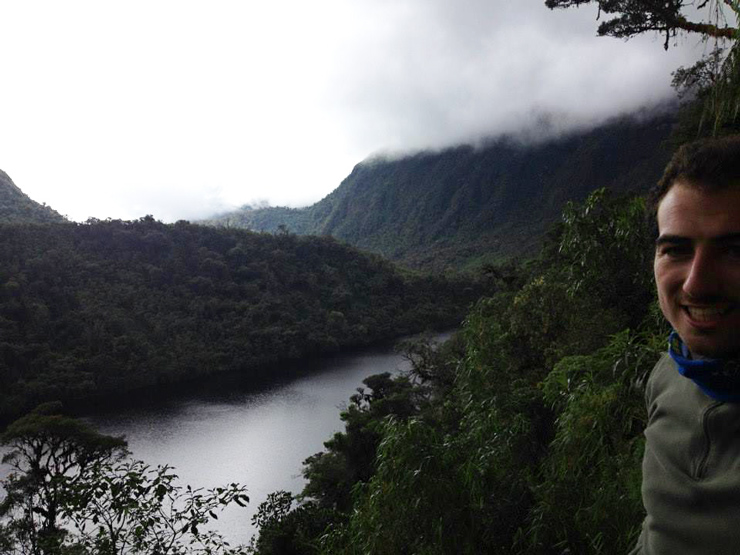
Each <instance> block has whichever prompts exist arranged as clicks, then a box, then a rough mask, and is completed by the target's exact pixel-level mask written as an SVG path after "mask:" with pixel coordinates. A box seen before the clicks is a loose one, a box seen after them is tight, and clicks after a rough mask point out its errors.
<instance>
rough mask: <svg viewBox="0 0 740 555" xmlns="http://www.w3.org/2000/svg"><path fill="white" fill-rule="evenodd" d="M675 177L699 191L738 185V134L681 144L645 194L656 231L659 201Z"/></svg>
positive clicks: (739, 182)
mask: <svg viewBox="0 0 740 555" xmlns="http://www.w3.org/2000/svg"><path fill="white" fill-rule="evenodd" d="M677 181H680V182H681V183H683V184H685V185H687V186H689V187H694V188H697V189H700V190H702V191H719V190H721V189H724V188H726V187H730V186H738V187H740V135H729V136H726V137H718V138H715V139H701V140H699V141H694V142H691V143H686V144H685V145H683V146H681V148H679V149H678V150H677V151H676V152H675V154H674V155H673V158H671V161H670V162H668V165H667V166H666V168H665V171H664V172H663V177H661V178H660V181H658V184H657V185H656V186H655V187H654V188H653V190H652V191H650V193H649V195H648V203H647V208H648V217H649V218H650V224H651V226H650V227H651V228H652V229H653V231H654V233H655V235H656V236H657V233H658V225H657V221H656V218H657V213H658V205H659V204H660V201H661V200H663V197H664V196H665V195H666V194H667V193H668V191H669V190H670V188H671V187H672V186H673V185H675V184H676V182H677Z"/></svg>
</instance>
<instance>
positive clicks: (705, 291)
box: [654, 181, 740, 357]
mask: <svg viewBox="0 0 740 555" xmlns="http://www.w3.org/2000/svg"><path fill="white" fill-rule="evenodd" d="M657 216H658V230H659V237H658V240H657V242H656V249H655V263H654V270H655V282H656V284H657V287H658V299H659V300H660V308H661V309H662V311H663V314H664V315H665V317H666V318H667V319H668V321H669V322H670V323H671V325H672V326H673V328H674V329H675V330H676V331H677V332H678V335H679V336H681V339H683V341H684V343H685V344H686V345H687V346H688V348H689V349H690V350H691V352H692V353H693V354H695V355H700V356H705V357H722V356H727V355H732V354H737V353H738V352H740V184H738V185H737V186H730V187H727V188H725V189H721V190H719V191H705V190H701V189H699V188H693V187H690V186H687V185H686V184H683V183H681V182H680V181H679V182H677V183H676V184H675V185H673V187H671V188H670V189H669V190H668V193H666V195H665V196H664V197H663V199H662V200H661V201H660V204H659V205H658V214H657Z"/></svg>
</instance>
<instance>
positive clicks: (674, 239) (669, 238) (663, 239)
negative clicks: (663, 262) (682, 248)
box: [655, 233, 740, 247]
mask: <svg viewBox="0 0 740 555" xmlns="http://www.w3.org/2000/svg"><path fill="white" fill-rule="evenodd" d="M737 235H739V236H740V233H739V234H737ZM690 242H691V239H689V238H688V237H684V236H682V235H661V236H660V237H658V238H657V239H656V240H655V246H656V247H659V246H661V245H665V244H666V243H671V244H673V245H675V244H677V243H690Z"/></svg>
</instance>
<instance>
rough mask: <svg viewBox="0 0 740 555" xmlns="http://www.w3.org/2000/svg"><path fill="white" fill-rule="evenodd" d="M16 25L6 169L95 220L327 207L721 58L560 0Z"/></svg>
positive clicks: (240, 8)
mask: <svg viewBox="0 0 740 555" xmlns="http://www.w3.org/2000/svg"><path fill="white" fill-rule="evenodd" d="M0 21H2V24H3V29H2V32H1V33H0V77H1V79H2V81H1V82H0V83H1V84H0V168H1V169H3V170H5V171H6V172H7V173H8V174H9V175H10V176H11V178H12V179H13V180H14V181H15V183H16V185H18V186H19V187H20V188H21V189H22V190H23V191H24V192H25V193H27V194H28V195H29V196H30V197H31V198H33V199H34V200H36V201H38V202H45V203H47V204H49V205H51V206H52V207H53V208H55V209H56V210H58V211H59V212H60V213H62V214H65V215H67V216H68V217H70V218H72V219H74V220H80V221H83V220H85V219H87V218H88V217H91V216H93V217H97V218H107V217H111V218H123V219H133V218H138V217H141V216H144V215H146V214H152V215H153V216H154V217H155V218H157V219H160V220H162V221H166V222H170V221H175V220H178V219H197V218H199V217H205V216H207V215H209V214H211V213H213V212H216V211H219V210H225V209H228V208H234V207H237V206H240V205H243V204H246V203H254V202H259V201H268V202H269V203H271V204H273V205H276V204H277V205H290V206H301V205H306V204H311V203H313V202H316V201H318V200H320V199H321V198H323V197H324V196H325V195H327V194H328V193H330V192H331V191H332V190H333V189H335V188H336V187H337V186H338V185H339V183H340V182H341V180H342V179H343V178H344V177H345V176H346V175H347V174H349V172H350V171H351V170H352V167H353V166H354V165H355V164H356V163H358V162H360V161H361V160H362V159H364V158H366V157H368V156H369V155H372V154H374V153H377V152H392V153H393V152H399V151H403V152H408V151H412V150H415V149H421V148H440V147H444V146H450V145H453V144H458V143H461V142H470V141H476V140H479V139H480V138H482V137H486V136H495V135H497V134H501V133H516V132H520V131H522V130H525V131H527V132H528V133H529V134H530V135H531V134H533V133H534V135H535V136H536V135H537V133H539V132H538V131H536V129H537V128H536V122H537V121H538V120H541V119H542V118H543V116H546V117H548V118H549V119H550V121H551V122H553V124H554V129H557V130H567V129H570V128H573V127H582V126H588V125H592V124H594V123H598V122H600V121H603V120H604V119H606V118H608V117H610V116H613V115H617V114H622V113H625V112H630V111H632V110H636V109H640V108H643V107H649V106H653V105H655V104H656V103H660V102H661V101H663V100H665V99H668V98H671V97H672V95H673V92H672V90H671V88H670V74H671V71H673V70H675V69H676V68H677V67H678V66H680V65H688V64H691V63H693V61H694V60H695V59H697V58H698V57H699V56H700V55H701V54H702V53H703V52H704V49H705V48H707V46H706V45H704V44H702V43H700V42H699V40H698V39H697V38H695V37H687V38H683V39H680V40H679V41H678V45H677V47H676V48H672V49H670V50H669V51H668V52H665V51H664V50H663V47H662V45H663V41H662V39H661V38H660V37H657V36H645V37H640V38H638V39H634V40H631V41H628V42H624V41H621V40H617V39H611V38H598V37H596V27H597V21H596V11H595V10H593V9H591V8H581V9H577V10H576V9H571V10H564V11H555V12H553V11H549V10H547V9H546V8H545V7H544V0H310V1H307V0H269V1H268V0H261V1H259V2H257V1H255V0H233V1H227V0H210V1H209V2H205V1H203V0H201V1H198V2H195V1H190V0H146V1H143V0H141V1H140V0H127V1H126V2H101V1H100V0H90V1H79V0H66V1H64V2H59V1H58V0H56V1H51V0H35V1H29V2H4V3H2V5H0ZM533 129H534V131H533Z"/></svg>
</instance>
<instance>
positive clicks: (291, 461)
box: [86, 334, 449, 543]
mask: <svg viewBox="0 0 740 555" xmlns="http://www.w3.org/2000/svg"><path fill="white" fill-rule="evenodd" d="M448 336H449V334H443V335H440V336H437V337H436V339H437V340H442V339H444V338H446V337H448ZM408 367H409V365H408V362H407V361H406V360H405V359H404V358H403V357H402V356H401V355H400V354H398V353H397V352H395V350H394V348H393V345H391V344H388V345H385V346H381V347H375V348H372V349H365V350H362V351H358V352H354V353H351V354H342V355H337V356H333V357H326V358H321V359H315V360H312V361H309V362H304V363H294V364H291V365H290V367H289V368H286V369H285V370H286V372H285V374H286V377H284V378H281V379H280V380H279V381H275V380H274V379H273V380H269V379H265V378H263V379H260V380H257V383H255V380H254V379H249V380H246V379H244V378H243V377H237V376H222V377H219V378H218V379H213V380H209V381H208V382H203V383H201V384H199V385H198V386H197V387H196V388H192V387H191V388H190V389H189V390H185V391H181V392H180V393H178V394H177V395H168V396H167V397H159V398H157V396H154V397H155V398H152V396H151V395H150V396H149V397H148V398H147V399H143V400H140V402H138V403H137V404H136V406H134V407H131V406H129V407H128V408H125V407H124V408H122V407H118V408H116V409H115V411H111V412H101V411H98V412H97V413H96V414H93V415H92V416H88V417H87V418H86V419H87V420H89V421H90V422H91V423H92V424H94V425H95V427H96V428H97V429H98V430H99V431H101V432H103V433H107V434H113V435H125V436H126V438H127V440H128V442H129V449H130V450H131V451H132V453H133V456H134V457H135V458H137V459H141V460H143V461H145V462H147V463H149V464H151V465H157V464H169V465H171V466H174V467H175V469H176V473H177V474H178V476H179V477H180V479H181V481H182V483H183V484H190V485H192V486H193V487H204V488H210V487H216V486H219V485H222V484H228V483H231V482H239V483H241V484H244V485H246V486H247V487H248V489H249V496H250V503H249V505H248V507H247V508H246V509H242V508H239V507H236V506H235V507H233V508H230V509H228V510H227V511H226V512H224V513H223V514H222V515H221V516H220V517H219V520H218V521H217V523H216V526H215V529H217V530H218V531H219V532H221V533H222V534H224V535H225V536H226V537H227V538H228V539H229V541H231V542H233V543H246V542H248V541H249V538H250V537H251V536H252V534H253V533H254V532H255V530H254V528H253V527H252V525H251V522H250V521H251V517H252V515H253V513H254V512H255V511H256V509H257V506H258V505H259V504H260V503H261V502H262V501H264V500H265V499H266V497H267V494H269V493H271V492H273V491H277V490H288V491H291V492H294V493H298V492H300V491H301V489H302V488H303V484H304V480H303V477H302V476H301V474H300V472H301V463H302V462H303V461H304V460H305V459H306V457H308V456H310V455H312V454H314V453H317V452H319V451H321V450H322V449H323V442H324V441H326V440H327V439H329V438H330V437H331V435H332V434H333V433H334V432H337V431H341V430H343V425H342V422H341V420H340V418H339V411H340V410H341V408H342V407H344V406H346V403H347V402H348V400H349V396H350V395H352V394H353V393H354V392H355V390H356V388H358V387H360V386H361V385H362V380H363V379H364V378H366V377H367V376H369V375H371V374H377V373H381V372H391V373H394V374H395V373H398V372H402V371H404V370H407V369H408ZM281 373H282V372H281Z"/></svg>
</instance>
